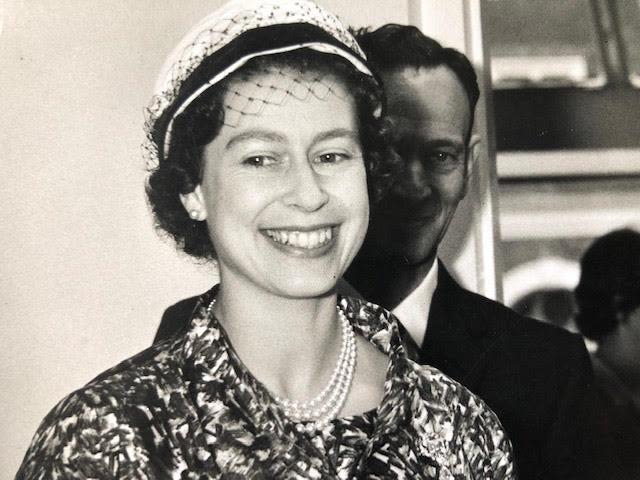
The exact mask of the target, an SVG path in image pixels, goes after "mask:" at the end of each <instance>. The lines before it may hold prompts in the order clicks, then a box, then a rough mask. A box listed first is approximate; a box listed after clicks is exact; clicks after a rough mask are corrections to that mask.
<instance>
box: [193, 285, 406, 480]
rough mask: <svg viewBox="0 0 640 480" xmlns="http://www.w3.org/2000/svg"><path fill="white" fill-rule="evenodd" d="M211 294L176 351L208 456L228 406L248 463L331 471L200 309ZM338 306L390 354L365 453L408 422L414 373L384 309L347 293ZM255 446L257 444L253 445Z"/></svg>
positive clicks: (212, 292)
mask: <svg viewBox="0 0 640 480" xmlns="http://www.w3.org/2000/svg"><path fill="white" fill-rule="evenodd" d="M217 292H218V286H215V287H213V288H212V289H211V290H210V291H209V292H207V293H205V294H204V295H202V296H201V297H200V299H199V301H198V304H197V306H196V308H195V310H194V313H193V316H192V318H191V321H190V325H189V327H188V330H187V332H186V335H185V337H184V343H183V348H182V355H183V365H184V371H185V375H186V376H187V377H188V378H187V381H188V382H189V384H190V391H191V395H192V398H193V401H194V403H195V405H196V410H197V412H198V417H199V422H200V424H201V427H202V428H203V430H204V431H205V432H207V433H206V441H207V444H208V445H209V448H210V451H211V455H216V456H217V457H218V462H219V461H220V452H219V451H216V450H215V444H216V442H217V441H218V434H221V432H220V427H219V425H221V424H223V423H224V422H221V418H220V412H221V411H226V410H229V411H232V412H233V414H234V415H236V417H237V416H242V417H243V420H244V421H243V427H242V429H238V430H237V431H235V432H232V434H233V435H234V437H235V440H236V441H237V443H238V445H246V446H247V452H245V453H246V455H249V456H250V455H253V456H256V459H255V461H256V462H258V461H259V462H260V463H261V464H262V465H263V467H262V468H264V467H265V466H269V471H270V472H271V474H273V475H276V476H277V474H278V472H280V473H281V472H283V471H290V470H291V469H297V468H300V464H299V462H300V459H304V460H303V461H305V462H309V465H307V467H305V468H311V469H315V470H316V471H318V472H320V473H324V474H326V475H329V474H330V475H334V472H331V471H330V466H327V465H324V464H323V462H322V460H321V459H322V458H323V455H322V454H321V453H320V452H318V451H317V449H316V447H315V446H314V445H313V442H312V441H311V438H310V437H309V436H308V434H306V433H305V432H304V431H302V429H299V428H298V426H297V424H296V423H295V422H292V421H291V420H289V419H288V418H287V417H286V416H285V414H284V412H283V410H282V408H281V407H280V406H279V405H278V403H277V402H276V401H275V399H274V398H273V396H272V394H271V393H270V392H269V391H268V390H267V388H266V387H265V386H264V384H262V383H261V382H260V381H259V380H258V379H256V378H255V377H254V376H253V375H252V374H251V373H250V372H249V370H248V369H247V368H246V367H245V366H244V364H243V363H242V361H241V359H240V358H239V357H238V356H237V354H236V353H235V351H234V349H233V346H232V345H231V343H230V342H229V340H228V337H227V335H226V333H225V331H224V328H223V327H222V325H220V323H219V321H218V320H217V319H216V318H215V316H213V315H211V316H210V317H209V315H208V312H207V306H208V305H209V303H210V302H211V300H212V299H213V298H215V296H216V295H217ZM338 303H339V304H340V306H341V308H342V309H343V311H344V313H345V314H346V316H347V318H348V319H349V321H350V322H351V324H352V325H353V327H354V330H355V332H356V334H361V335H362V336H363V337H365V338H366V339H367V340H368V341H370V342H371V343H372V344H373V345H375V346H376V347H377V348H378V349H379V350H381V351H382V352H384V353H385V354H386V355H387V356H388V357H389V363H388V367H387V374H386V380H385V383H384V393H383V397H382V401H381V402H380V404H379V405H378V407H377V409H376V414H375V416H374V434H373V436H372V438H371V439H370V440H369V443H368V446H367V450H372V449H373V448H374V447H375V444H376V443H377V442H378V441H379V440H380V439H381V438H382V437H383V436H385V435H386V434H388V433H390V432H393V431H396V430H398V429H400V428H401V427H402V426H403V425H406V424H407V422H410V415H408V412H409V411H410V408H409V407H410V406H409V405H408V404H407V403H408V402H409V398H410V396H409V395H407V391H408V389H409V388H410V386H411V385H412V384H415V377H416V375H417V374H416V372H415V369H414V368H411V367H409V365H408V359H407V355H406V352H405V349H404V346H403V343H402V341H401V339H400V335H399V332H398V325H397V323H396V320H395V317H393V315H392V314H391V313H390V312H389V311H387V310H385V309H383V308H382V307H379V306H377V305H374V304H372V303H369V302H366V301H364V300H360V299H355V298H352V297H346V296H339V297H338ZM222 406H224V408H221V407H222ZM227 414H228V413H227ZM337 421H339V419H338V420H337ZM334 423H335V421H334ZM326 428H329V429H330V428H333V425H329V426H328V427H326ZM224 434H225V435H229V434H230V433H229V432H225V433H224ZM256 443H258V444H259V445H263V446H264V447H263V448H260V449H258V450H256V447H255V445H256ZM291 449H293V450H297V451H299V452H300V455H294V456H293V458H296V460H295V461H294V460H292V456H291V455H290V454H287V455H285V454H284V453H285V452H291ZM214 452H215V453H214ZM365 456H366V455H365ZM296 462H297V463H296ZM328 468H329V470H327V469H328Z"/></svg>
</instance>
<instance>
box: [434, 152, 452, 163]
mask: <svg viewBox="0 0 640 480" xmlns="http://www.w3.org/2000/svg"><path fill="white" fill-rule="evenodd" d="M430 159H431V160H433V161H435V162H437V163H446V162H453V161H455V160H456V156H455V155H453V154H452V153H449V152H433V153H432V154H431V155H430Z"/></svg>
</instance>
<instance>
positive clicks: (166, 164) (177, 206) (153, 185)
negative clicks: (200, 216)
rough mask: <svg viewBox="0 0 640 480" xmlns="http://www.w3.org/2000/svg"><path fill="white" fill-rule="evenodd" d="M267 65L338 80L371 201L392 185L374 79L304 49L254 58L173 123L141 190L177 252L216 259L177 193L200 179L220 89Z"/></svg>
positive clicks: (216, 128) (219, 116)
mask: <svg viewBox="0 0 640 480" xmlns="http://www.w3.org/2000/svg"><path fill="white" fill-rule="evenodd" d="M267 67H276V68H286V67H292V68H296V69H299V70H301V71H303V72H307V71H312V72H314V73H318V74H321V75H331V76H334V77H336V78H337V79H339V80H340V81H341V82H343V84H344V86H345V87H346V89H347V91H348V92H349V94H350V95H351V96H352V97H353V99H354V103H355V107H356V116H357V124H358V133H359V138H360V142H361V145H362V151H363V155H364V162H365V167H366V172H367V186H368V190H369V195H370V198H371V200H372V201H373V202H375V201H377V200H378V199H380V198H381V197H382V196H383V194H384V192H385V191H386V189H387V188H388V186H389V185H390V183H391V178H392V174H393V171H394V169H395V166H396V164H397V159H396V155H395V153H393V151H392V150H391V149H390V147H389V141H388V137H389V128H388V126H387V123H386V121H385V120H383V119H382V117H381V116H380V112H379V110H380V108H381V105H382V95H383V94H382V91H381V88H380V86H379V85H378V83H377V82H376V81H375V80H374V79H373V78H371V77H370V76H368V75H365V74H363V73H361V72H359V71H357V70H356V69H355V68H354V67H353V65H351V64H350V63H349V62H347V61H346V60H344V59H342V58H340V57H338V56H336V55H327V54H323V53H319V52H315V51H312V50H308V49H300V50H295V51H292V52H287V53H281V54H276V55H269V56H264V57H257V58H254V59H253V60H251V61H250V62H248V63H247V64H246V65H245V66H243V67H242V68H241V69H239V70H238V71H236V72H234V73H233V74H232V75H230V76H229V77H228V78H227V79H226V80H225V81H223V82H221V83H220V84H218V85H214V86H213V87H211V88H209V89H207V90H205V92H203V93H202V94H201V95H200V96H199V97H198V98H197V99H196V100H194V101H193V103H191V104H190V105H189V106H188V107H187V108H186V109H185V111H184V112H182V113H181V114H180V115H178V116H177V117H176V118H175V119H174V120H173V127H172V135H171V143H170V145H169V147H168V152H167V153H166V155H165V156H164V159H163V160H161V161H160V162H159V164H158V165H157V166H156V167H154V168H152V169H151V170H150V175H149V178H148V181H147V187H146V191H147V198H148V200H149V203H150V206H151V209H152V212H153V214H154V217H155V222H156V226H157V227H158V228H159V229H161V230H162V231H164V232H166V233H167V234H168V235H169V236H170V237H171V238H173V240H174V241H175V242H176V245H177V246H178V248H180V249H181V250H183V251H184V252H185V253H187V254H189V255H191V256H193V257H196V258H199V259H215V258H216V252H215V250H214V247H213V244H212V243H211V239H210V237H209V232H208V229H207V225H206V221H197V220H193V219H191V218H190V217H189V215H188V212H187V211H186V210H185V208H184V207H183V205H182V203H181V201H180V195H181V194H182V195H184V194H187V193H190V192H193V190H194V189H195V188H196V186H197V185H198V184H200V182H201V180H202V171H203V153H204V148H205V147H206V145H208V144H209V143H211V142H212V141H213V140H214V139H215V138H216V136H217V135H218V133H219V132H220V128H221V127H222V125H223V123H224V105H223V100H224V94H225V86H226V85H228V84H229V82H232V81H233V80H234V79H236V78H238V76H239V75H242V76H243V77H246V76H250V75H253V74H256V73H257V72H260V71H263V70H264V69H265V68H267ZM196 74H197V75H198V77H200V78H199V81H206V80H207V79H208V78H211V76H210V75H209V76H208V75H207V72H203V71H202V70H200V71H197V72H196ZM164 125H166V119H165V121H159V122H157V123H156V127H155V128H156V129H158V131H157V132H152V139H154V141H155V142H156V143H157V145H156V147H157V148H158V149H159V150H160V151H162V148H163V145H161V144H160V143H161V142H162V138H163V136H164V132H162V131H160V130H161V129H162V128H164Z"/></svg>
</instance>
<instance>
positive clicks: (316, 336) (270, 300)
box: [214, 279, 341, 400]
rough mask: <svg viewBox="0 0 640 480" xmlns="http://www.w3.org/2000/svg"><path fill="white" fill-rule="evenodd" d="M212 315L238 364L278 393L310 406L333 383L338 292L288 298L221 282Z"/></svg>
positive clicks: (337, 340) (244, 284) (337, 346)
mask: <svg viewBox="0 0 640 480" xmlns="http://www.w3.org/2000/svg"><path fill="white" fill-rule="evenodd" d="M214 313H215V315H216V317H217V318H218V319H219V320H220V323H221V324H222V325H223V326H224V328H225V330H226V332H227V334H228V335H229V339H230V341H231V343H232V344H233V347H234V349H235V351H236V352H237V354H238V356H239V357H240V359H241V360H242V361H243V363H244V364H245V365H246V367H247V368H248V369H249V370H250V371H251V373H252V374H253V375H254V376H255V377H256V378H257V379H258V380H260V381H261V382H263V383H264V384H265V385H266V386H267V387H268V388H269V389H270V390H272V391H273V392H274V393H276V394H278V395H280V396H284V397H287V398H294V399H297V400H306V399H307V398H311V397H313V396H314V395H315V393H317V392H318V391H320V390H322V388H323V387H324V385H325V384H326V381H328V379H329V378H330V376H331V373H332V370H333V368H334V367H335V364H336V361H337V358H338V355H339V350H340V344H341V333H340V325H339V322H338V320H337V312H336V294H335V292H332V293H329V294H327V295H324V296H320V297H315V298H304V299H297V298H287V297H283V296H279V295H276V294H273V293H270V292H266V291H264V290H262V289H260V288H257V287H255V286H253V285H252V284H247V282H237V281H233V279H222V281H221V287H220V291H219V292H218V298H217V301H216V305H215V308H214Z"/></svg>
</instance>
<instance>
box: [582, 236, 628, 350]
mask: <svg viewBox="0 0 640 480" xmlns="http://www.w3.org/2000/svg"><path fill="white" fill-rule="evenodd" d="M580 267H581V273H580V283H579V284H578V286H577V287H576V289H575V292H574V293H575V298H576V304H577V307H578V313H577V315H576V324H577V325H578V328H579V329H580V331H581V332H582V334H583V335H584V336H585V337H587V338H590V339H592V340H595V341H599V340H601V339H602V338H603V337H606V336H607V335H608V334H609V333H611V332H613V331H614V330H615V329H616V328H617V326H618V324H619V323H620V322H624V321H625V320H626V318H627V316H628V315H629V313H631V312H632V311H634V310H635V309H636V308H638V307H639V306H640V233H638V232H636V231H634V230H631V229H622V230H615V231H613V232H610V233H608V234H606V235H604V236H603V237H600V238H598V239H597V240H596V241H595V242H593V243H592V244H591V246H589V248H588V249H587V251H586V252H585V253H584V255H583V257H582V260H581V261H580Z"/></svg>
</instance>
